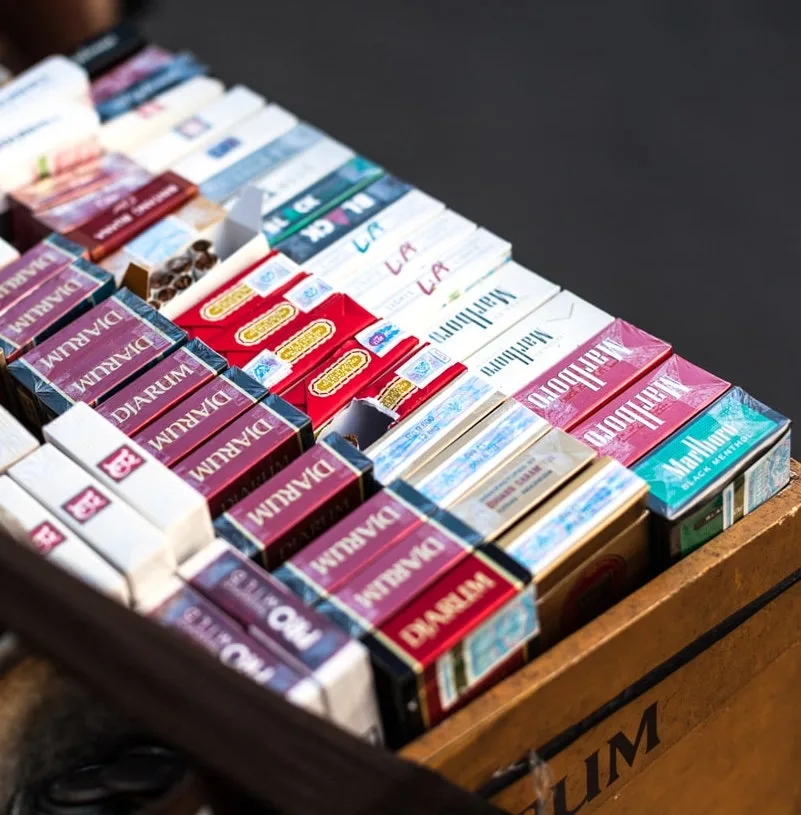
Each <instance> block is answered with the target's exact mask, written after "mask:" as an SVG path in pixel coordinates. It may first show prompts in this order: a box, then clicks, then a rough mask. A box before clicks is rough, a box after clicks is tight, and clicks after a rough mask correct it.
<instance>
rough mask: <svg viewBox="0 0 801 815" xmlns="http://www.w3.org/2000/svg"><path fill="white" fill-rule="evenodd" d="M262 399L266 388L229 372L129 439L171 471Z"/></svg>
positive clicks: (239, 372) (233, 370) (236, 370)
mask: <svg viewBox="0 0 801 815" xmlns="http://www.w3.org/2000/svg"><path fill="white" fill-rule="evenodd" d="M265 396H267V389H266V388H264V387H262V386H261V385H260V384H259V383H258V382H256V381H254V380H253V379H252V378H251V377H250V376H248V375H247V374H246V373H245V372H244V371H242V370H240V369H239V368H229V369H228V370H227V371H224V372H223V373H222V374H220V376H218V377H216V378H214V379H212V380H211V381H209V382H207V383H206V384H205V385H202V386H201V387H200V388H198V389H197V390H195V391H194V392H193V393H192V394H190V395H189V396H186V397H184V398H183V399H182V400H181V401H180V402H178V404H176V405H175V406H174V407H173V408H171V409H170V410H167V411H165V412H164V413H162V414H161V416H159V417H158V418H156V419H154V420H153V421H150V422H148V423H147V425H146V426H145V428H144V430H140V431H139V432H137V433H136V434H134V436H133V439H134V441H136V442H137V444H140V445H141V446H142V447H144V449H145V450H147V451H148V452H149V453H150V454H151V455H152V456H153V457H154V458H157V459H158V460H159V461H160V462H161V463H162V464H165V465H167V466H168V467H174V466H175V465H176V464H177V463H178V462H179V461H180V460H181V459H182V458H185V457H186V456H187V455H189V453H191V452H192V451H193V450H195V449H197V448H198V447H200V446H201V445H202V444H203V443H204V442H205V441H206V440H207V439H209V438H211V437H212V436H214V435H215V434H216V433H218V432H219V431H220V430H222V429H223V428H224V427H225V426H226V425H229V424H230V423H231V422H233V421H234V420H235V419H238V418H239V417H240V416H241V415H242V414H243V413H246V412H247V411H249V410H250V409H251V408H252V407H253V406H254V405H255V404H256V403H257V402H259V401H260V400H262V399H263V398H264V397H265Z"/></svg>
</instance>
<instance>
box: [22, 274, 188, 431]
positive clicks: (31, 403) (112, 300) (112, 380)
mask: <svg viewBox="0 0 801 815" xmlns="http://www.w3.org/2000/svg"><path fill="white" fill-rule="evenodd" d="M185 341H186V333H185V332H184V331H181V329H179V328H178V327H177V326H175V325H174V324H173V323H171V322H170V321H169V320H165V319H164V318H163V317H161V316H160V315H159V314H158V312H156V311H154V310H153V309H152V308H150V306H148V305H147V304H146V303H144V302H142V300H140V299H139V298H138V297H137V296H136V295H134V294H131V292H129V291H128V290H127V289H122V290H121V291H119V292H117V294H115V295H114V296H113V297H109V298H107V299H106V300H104V301H103V302H102V303H100V305H98V306H95V307H94V308H93V309H91V311H88V312H87V313H86V314H83V315H82V316H81V317H79V318H78V319H76V320H74V321H73V322H71V323H70V324H69V325H67V326H65V327H64V328H62V329H61V330H60V331H57V332H56V333H55V334H53V336H51V337H49V338H48V339H46V340H45V341H44V342H42V343H41V344H40V345H38V346H36V347H35V348H32V349H31V350H30V351H28V352H26V353H25V354H23V355H22V356H21V357H19V358H18V359H16V360H15V361H14V362H12V363H11V364H10V365H9V367H8V370H9V373H10V374H11V376H12V377H13V379H14V386H15V388H16V393H17V396H18V398H19V400H20V403H21V405H22V408H23V410H24V411H25V415H26V417H27V419H28V420H29V421H30V422H31V423H32V424H33V425H34V427H38V426H39V425H41V424H44V423H45V422H46V421H49V420H50V419H52V418H54V417H55V416H58V415H60V414H61V413H63V412H64V411H65V410H66V409H67V408H68V407H69V406H70V405H72V404H74V403H75V402H86V403H87V404H89V405H91V406H93V407H94V406H95V405H97V404H99V403H100V402H102V401H103V400H104V399H106V398H108V397H109V396H111V395H112V394H113V393H115V392H116V391H117V390H118V389H119V388H121V387H123V386H124V385H125V384H127V383H128V382H129V381H130V380H131V379H133V378H134V377H136V376H138V375H139V374H140V373H143V372H144V371H146V370H147V369H148V368H150V367H151V366H153V365H155V364H156V363H157V362H159V361H160V360H162V359H164V357H166V356H167V355H169V354H170V353H171V352H172V351H174V350H175V349H176V348H178V347H179V346H180V345H183V343H184V342H185Z"/></svg>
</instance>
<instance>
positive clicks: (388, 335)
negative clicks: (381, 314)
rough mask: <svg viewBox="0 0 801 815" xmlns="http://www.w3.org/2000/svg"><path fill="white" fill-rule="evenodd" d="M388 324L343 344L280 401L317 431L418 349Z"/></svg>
mask: <svg viewBox="0 0 801 815" xmlns="http://www.w3.org/2000/svg"><path fill="white" fill-rule="evenodd" d="M419 344H420V343H419V341H418V339H417V337H412V336H410V335H409V334H407V333H406V332H405V331H401V329H400V328H398V326H396V325H393V323H392V322H391V321H390V320H381V321H380V322H377V323H374V324H373V325H371V326H370V327H369V328H366V329H365V330H364V331H361V332H359V333H358V334H357V335H356V336H355V337H354V338H353V339H352V340H349V341H348V342H346V343H344V344H343V345H342V346H341V347H340V348H339V349H338V350H337V351H335V352H334V353H333V354H332V355H331V356H330V357H329V358H328V359H327V360H326V361H325V363H324V364H323V365H321V366H320V368H319V369H318V370H317V371H314V372H313V373H311V374H309V375H308V376H307V377H306V378H305V379H303V380H301V381H300V382H298V383H297V384H296V385H293V386H292V387H291V388H288V389H287V390H285V391H283V396H284V399H286V400H287V401H288V402H290V403H291V404H293V405H295V407H296V408H298V410H302V411H303V412H304V413H305V414H306V415H307V416H308V417H309V418H310V419H311V420H312V426H313V427H314V428H315V430H317V431H319V429H320V428H322V427H323V426H324V425H325V424H326V422H328V421H329V420H330V419H332V418H333V417H334V416H335V415H336V414H337V413H338V412H339V411H340V410H341V409H342V408H343V407H345V406H346V405H347V404H348V403H349V402H350V401H351V399H353V397H354V396H356V395H357V394H358V393H359V392H360V391H361V390H362V389H363V388H365V387H369V385H370V383H371V382H372V381H373V380H374V379H376V378H377V377H380V376H381V375H382V374H383V373H384V372H386V371H387V370H388V369H389V368H391V367H392V366H393V365H396V364H397V363H398V362H400V361H402V360H404V359H406V358H407V357H408V356H409V355H410V354H411V353H412V352H413V351H414V350H415V348H417V346H418V345H419Z"/></svg>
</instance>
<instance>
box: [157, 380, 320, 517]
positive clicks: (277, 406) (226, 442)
mask: <svg viewBox="0 0 801 815" xmlns="http://www.w3.org/2000/svg"><path fill="white" fill-rule="evenodd" d="M312 444H314V436H313V435H312V432H311V423H310V422H309V419H308V418H307V417H306V416H304V415H303V414H302V413H301V412H300V411H298V410H295V408H293V407H292V406H291V405H290V404H288V403H287V402H285V401H284V400H283V399H281V397H280V396H273V395H270V396H267V397H266V398H265V399H264V400H263V401H261V402H258V403H257V404H255V405H253V407H252V408H250V410H248V411H247V412H246V413H244V414H242V415H241V416H240V417H239V418H238V419H236V420H234V421H233V422H231V424H229V425H228V426H226V427H224V428H223V429H222V430H220V431H219V432H218V433H217V434H216V435H214V436H212V437H211V438H210V439H209V440H208V441H206V443H205V444H202V445H201V446H200V447H198V448H197V449H196V450H194V451H193V452H191V453H190V454H189V455H188V456H186V458H184V459H182V460H181V461H180V462H178V464H176V465H174V466H173V468H172V469H173V470H174V472H176V473H177V474H178V475H179V476H180V477H181V478H183V479H184V481H186V483H187V484H189V485H190V486H191V487H194V488H195V489H196V490H197V491H198V492H199V493H200V494H201V495H202V496H203V497H204V498H205V499H206V502H207V503H208V505H209V509H210V510H211V514H212V515H213V516H215V517H216V516H218V515H220V514H222V513H223V512H226V510H229V509H231V507H233V506H234V505H235V504H237V503H239V502H240V501H242V499H243V498H245V497H246V496H248V495H250V493H252V492H253V491H254V490H256V489H258V488H259V487H260V486H261V485H262V484H264V482H265V481H268V480H269V479H270V478H271V477H272V476H273V475H275V473H277V472H278V471H279V470H283V469H284V468H285V467H286V466H287V465H288V464H289V463H290V462H292V461H294V460H295V459H296V458H297V457H298V456H299V455H300V454H301V453H302V452H303V451H304V450H305V449H306V448H308V447H310V446H311V445H312Z"/></svg>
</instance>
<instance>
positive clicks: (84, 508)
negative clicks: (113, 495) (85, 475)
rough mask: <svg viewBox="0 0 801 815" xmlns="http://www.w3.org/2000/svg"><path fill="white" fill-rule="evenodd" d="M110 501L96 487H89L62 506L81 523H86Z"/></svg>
mask: <svg viewBox="0 0 801 815" xmlns="http://www.w3.org/2000/svg"><path fill="white" fill-rule="evenodd" d="M110 503H111V502H110V501H109V500H108V498H106V496H105V495H103V494H102V493H101V492H99V491H98V490H96V489H95V488H94V487H87V488H86V489H84V490H81V491H80V492H79V493H78V494H77V495H75V496H74V497H72V498H70V500H69V501H67V502H66V503H64V504H62V506H61V508H62V509H63V510H64V511H65V512H66V513H68V514H69V515H71V516H72V517H73V518H74V519H75V520H76V521H77V522H78V523H79V524H85V523H86V522H87V521H90V520H91V519H92V518H94V517H95V515H97V513H98V512H102V510H104V509H105V508H106V507H107V506H108V505H109V504H110Z"/></svg>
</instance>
